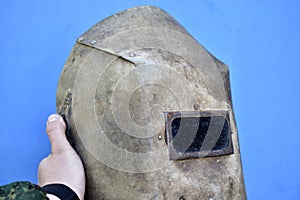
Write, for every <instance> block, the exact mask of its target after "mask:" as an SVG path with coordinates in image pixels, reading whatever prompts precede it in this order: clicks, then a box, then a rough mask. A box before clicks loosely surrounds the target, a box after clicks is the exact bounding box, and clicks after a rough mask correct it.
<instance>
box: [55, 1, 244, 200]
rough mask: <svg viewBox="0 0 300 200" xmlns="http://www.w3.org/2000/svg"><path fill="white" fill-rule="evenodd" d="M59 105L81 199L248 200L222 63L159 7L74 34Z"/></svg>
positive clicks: (139, 10) (120, 15)
mask: <svg viewBox="0 0 300 200" xmlns="http://www.w3.org/2000/svg"><path fill="white" fill-rule="evenodd" d="M66 101H67V102H68V105H66V103H65V102H66ZM62 107H64V109H65V111H64V115H65V117H66V120H67V122H68V135H69V137H70V140H71V142H72V145H73V146H74V148H75V149H76V151H77V152H78V154H79V155H80V157H81V158H82V161H83V163H84V167H85V170H86V178H87V186H86V199H172V200H173V199H181V200H183V199H211V200H212V199H246V194H245V187H244V180H243V173H242V166H241V161H240V153H239V143H238V135H237V129H236V124H235V120H234V113H233V110H232V103H231V92H230V83H229V73H228V67H227V66H226V65H225V64H223V63H222V62H220V61H219V60H217V59H216V58H215V57H214V56H212V55H211V54H210V53H209V52H208V51H207V50H206V49H204V48H203V47H202V46H201V45H200V44H199V43H198V42H197V41H196V40H195V39H194V38H193V37H192V36H191V35H190V34H189V33H188V32H187V31H186V30H185V29H184V28H183V27H182V26H181V25H180V24H179V23H178V22H177V21H176V20H175V19H173V18H172V17H171V16H170V15H169V14H168V13H166V12H165V11H163V10H161V9H159V8H156V7H151V6H143V7H135V8H132V9H128V10H125V11H123V12H121V13H118V14H115V15H113V16H110V17H108V18H106V19H104V20H102V21H100V22H99V23H97V24H96V25H94V26H93V27H91V28H90V29H89V30H88V31H87V32H86V33H84V34H83V35H82V36H81V37H79V39H78V40H77V42H76V44H75V46H74V48H73V50H72V52H71V55H70V56H69V58H68V60H67V62H66V64H65V66H64V68H63V71H62V74H61V77H60V81H59V85H58V89H57V110H58V111H60V110H61V109H62ZM220 117H221V118H220ZM198 119H199V120H200V119H201V120H202V121H201V120H200V121H199V120H198ZM220 119H221V121H220ZM174 120H175V122H176V123H175V122H174ZM176 120H177V121H176ZM197 120H198V121H197ZM205 120H208V121H207V122H206V121H205ZM214 120H215V122H214ZM216 120H217V121H216ZM222 120H223V121H222ZM184 121H186V122H187V123H186V124H185V125H183V126H181V127H182V129H186V130H183V131H181V132H180V131H179V132H178V133H177V132H176V134H177V136H178V137H177V136H176V137H177V139H176V140H175V138H173V136H174V137H175V134H174V133H171V132H172V130H174V127H172V126H175V125H176V126H179V125H178V124H180V123H183V122H184ZM195 121H196V122H195ZM172 122H173V123H172ZM224 122H225V123H224ZM209 124H210V125H211V126H210V127H211V128H209ZM218 124H221V125H220V126H219V125H218ZM195 126H196V129H193V127H195ZM218 126H219V127H218ZM199 127H202V128H199ZM220 127H221V128H220ZM224 127H225V128H224ZM172 128H173V129H172ZM176 130H177V129H176ZM178 130H180V129H178ZM193 130H194V131H193ZM215 132H220V133H219V134H216V133H215ZM215 135H217V136H215ZM212 136H215V137H212ZM221 136H222V137H223V138H225V139H222V140H221V139H220V138H219V137H221ZM189 137H190V138H191V139H190V140H188V139H187V138H189ZM196 137H198V138H196ZM201 138H202V139H201ZM185 141H188V142H185ZM220 141H225V142H220ZM178 144H180V145H181V146H180V149H182V148H183V149H187V151H186V152H185V151H184V150H183V151H181V152H179V153H178ZM182 144H183V147H182ZM215 144H219V146H216V145H215ZM220 144H222V145H220ZM201 145H202V146H201ZM204 146H205V147H204ZM223 146H224V149H220V148H221V147H222V148H223ZM216 147H218V148H216ZM176 148H177V149H176Z"/></svg>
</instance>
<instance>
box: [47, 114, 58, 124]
mask: <svg viewBox="0 0 300 200" xmlns="http://www.w3.org/2000/svg"><path fill="white" fill-rule="evenodd" d="M59 118H60V116H59V115H51V116H50V117H49V118H48V123H51V122H54V121H57V120H59Z"/></svg>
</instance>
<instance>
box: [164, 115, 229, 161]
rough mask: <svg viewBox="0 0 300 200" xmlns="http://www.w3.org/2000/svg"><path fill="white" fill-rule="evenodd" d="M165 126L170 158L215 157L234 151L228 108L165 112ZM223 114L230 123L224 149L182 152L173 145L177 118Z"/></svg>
mask: <svg viewBox="0 0 300 200" xmlns="http://www.w3.org/2000/svg"><path fill="white" fill-rule="evenodd" d="M164 115H165V126H166V129H165V130H166V133H165V134H166V137H165V138H166V143H167V145H168V150H169V159H170V160H184V159H190V158H203V157H215V156H223V155H230V154H233V153H234V150H233V145H232V137H231V134H232V130H231V124H230V120H229V113H228V110H211V111H178V112H165V113H164ZM213 116H222V117H224V118H225V120H226V121H227V124H228V130H229V131H228V143H229V144H228V146H227V147H226V148H224V149H222V150H211V151H199V152H185V153H183V152H180V151H177V150H176V149H175V148H174V146H173V135H172V122H173V120H174V119H176V118H179V117H181V118H184V117H213Z"/></svg>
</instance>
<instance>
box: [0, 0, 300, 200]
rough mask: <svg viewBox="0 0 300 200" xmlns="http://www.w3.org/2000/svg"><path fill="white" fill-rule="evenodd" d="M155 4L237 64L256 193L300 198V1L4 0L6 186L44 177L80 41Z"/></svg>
mask: <svg viewBox="0 0 300 200" xmlns="http://www.w3.org/2000/svg"><path fill="white" fill-rule="evenodd" d="M146 4H150V5H156V6H159V7H161V8H163V9H164V10H166V11H167V12H168V13H169V14H170V15H171V16H173V17H174V18H175V19H177V20H178V21H179V22H180V23H181V24H182V25H183V26H184V27H185V28H186V29H187V30H188V31H189V32H190V33H191V34H192V35H193V36H194V37H195V38H196V39H197V40H198V41H199V42H200V43H201V44H202V45H204V46H205V47H206V48H207V49H208V50H209V51H210V52H211V53H212V54H213V55H215V56H216V57H217V58H219V59H220V60H222V61H223V62H225V63H226V64H227V65H229V68H230V75H231V84H232V95H233V103H234V109H235V114H236V119H237V124H238V128H239V139H240V145H241V154H242V161H243V168H244V175H245V182H246V189H247V194H248V198H249V199H300V169H299V168H300V167H299V164H300V156H299V153H300V151H299V146H300V94H299V86H300V79H299V78H298V77H299V73H300V69H299V67H300V61H299V52H300V26H299V23H300V2H299V1H297V0H294V1H293V0H275V1H274V0H272V1H271V0H269V1H266V0H251V1H241V0H227V1H224V0H223V1H220V0H188V1H187V0H186V1H179V0H168V1H167V0H164V1H163V0H160V1H158V0H157V1H146V0H140V1H138V0H109V1H106V0H105V1H104V0H103V1H101V0H98V1H96V0H95V1H79V0H72V1H71V0H70V1H60V0H52V1H50V0H48V1H40V0H32V1H13V0H10V1H8V0H7V1H1V6H0V27H1V31H0V97H1V103H0V120H1V124H0V185H1V184H5V183H9V182H12V181H15V180H29V181H32V182H37V167H38V164H39V162H40V160H41V159H42V158H43V157H45V156H47V155H48V153H49V152H50V144H49V142H48V138H47V136H46V134H45V121H46V119H47V116H48V115H49V114H50V113H54V112H55V110H56V109H55V98H56V87H57V83H58V80H59V76H60V73H61V70H62V68H63V66H64V63H65V62H66V60H67V58H68V56H69V54H70V52H71V50H72V47H73V45H74V44H75V41H76V39H77V38H78V37H79V36H80V35H81V34H82V33H84V32H85V31H86V30H87V29H88V28H90V27H91V26H92V25H94V24H95V23H96V22H98V21H100V20H101V19H103V18H105V17H107V16H109V15H111V14H114V13H116V12H119V11H122V10H124V9H126V8H129V7H133V6H137V5H146Z"/></svg>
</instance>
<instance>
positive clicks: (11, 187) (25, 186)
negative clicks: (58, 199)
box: [0, 182, 48, 200]
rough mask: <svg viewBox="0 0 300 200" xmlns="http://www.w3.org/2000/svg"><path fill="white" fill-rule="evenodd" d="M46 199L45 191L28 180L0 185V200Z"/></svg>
mask: <svg viewBox="0 0 300 200" xmlns="http://www.w3.org/2000/svg"><path fill="white" fill-rule="evenodd" d="M21 199H22V200H29V199H30V200H44V199H45V200H46V199H48V197H47V196H46V192H44V191H43V190H42V188H41V187H40V186H38V185H35V184H32V183H30V182H14V183H11V184H8V185H4V186H0V200H21Z"/></svg>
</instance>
